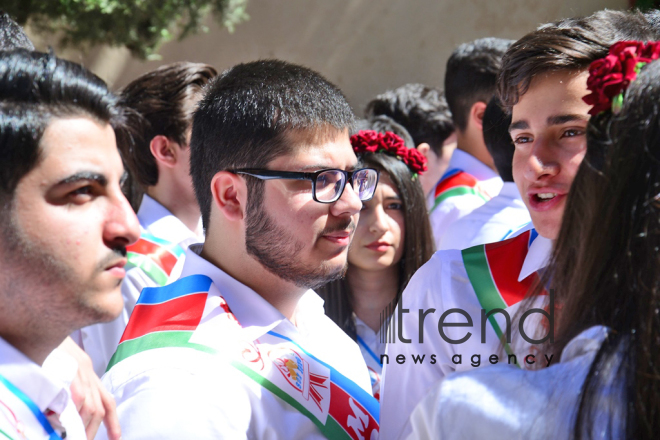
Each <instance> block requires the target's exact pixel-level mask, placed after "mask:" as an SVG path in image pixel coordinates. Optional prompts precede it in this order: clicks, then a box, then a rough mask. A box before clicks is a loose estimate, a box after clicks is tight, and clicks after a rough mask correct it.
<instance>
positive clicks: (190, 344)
mask: <svg viewBox="0 0 660 440" xmlns="http://www.w3.org/2000/svg"><path fill="white" fill-rule="evenodd" d="M218 309H220V311H218ZM205 311H206V314H205ZM208 313H213V318H212V319H208V320H207V319H205V320H204V322H205V323H206V325H211V321H214V324H213V325H214V326H215V325H218V323H221V325H223V326H224V327H223V330H222V332H223V335H225V336H226V335H227V334H230V335H232V334H233V335H236V337H231V336H230V337H223V338H220V337H218V338H214V339H216V340H233V341H234V344H235V345H233V346H232V348H236V347H239V348H238V349H236V353H232V354H231V355H230V359H231V364H232V366H234V367H235V368H236V369H237V370H239V371H241V372H242V373H243V374H245V375H246V376H247V377H249V378H250V379H252V380H254V381H255V382H256V383H258V384H259V385H261V386H262V387H264V388H266V389H267V390H269V391H271V392H272V393H273V394H275V395H276V396H278V397H279V398H280V399H282V400H283V401H285V402H287V403H288V404H290V405H291V406H293V407H294V408H296V409H297V410H298V411H300V412H301V413H302V414H304V415H305V416H306V417H308V418H309V419H310V420H311V421H312V422H313V423H314V424H315V425H316V426H317V427H318V428H319V430H320V431H321V432H322V433H323V435H325V436H326V437H327V438H329V439H356V440H357V439H360V438H367V439H368V438H370V436H371V433H372V432H373V433H377V431H378V419H379V412H380V410H379V405H378V402H377V401H376V400H375V399H374V397H373V396H371V395H370V394H369V393H367V392H366V391H364V390H363V389H362V388H360V387H359V386H357V385H356V384H355V383H354V382H352V381H351V380H350V379H348V378H347V377H345V376H344V375H342V374H341V373H340V372H338V371H337V370H335V369H334V368H333V367H332V366H330V365H328V364H327V363H325V362H323V361H321V360H320V359H318V358H316V357H315V356H313V355H312V354H311V353H310V352H308V351H307V350H306V349H305V348H303V347H301V346H300V345H299V344H298V343H297V342H295V341H294V340H292V339H290V338H287V337H286V336H283V335H281V334H278V333H275V332H272V331H271V332H268V333H267V334H266V335H264V336H262V337H260V338H259V340H258V341H240V337H241V336H240V330H241V327H240V324H239V323H238V321H237V319H236V317H235V316H234V315H233V313H232V312H231V310H230V309H229V306H228V304H227V302H226V301H225V300H224V298H223V297H222V296H221V294H220V292H219V291H218V290H217V288H216V287H215V285H213V283H212V281H211V279H210V278H209V277H207V276H205V275H192V276H189V277H185V278H181V279H179V280H177V281H175V282H174V283H172V284H169V285H166V286H163V287H155V288H145V289H143V290H142V293H141V295H140V298H139V299H138V301H137V304H136V306H135V308H134V310H133V313H132V314H131V317H130V319H129V322H128V325H127V326H126V330H125V332H124V335H123V336H122V338H121V341H120V343H119V346H118V347H117V351H116V352H115V354H114V355H113V357H112V359H111V360H110V363H109V365H108V371H109V370H110V369H111V368H112V367H113V366H115V365H116V364H117V363H119V362H121V361H123V360H124V359H126V358H128V357H130V356H133V355H135V354H137V353H140V352H144V351H146V350H151V349H155V348H162V347H185V348H190V349H194V350H198V351H202V352H205V353H209V354H215V355H227V353H226V351H227V350H226V349H223V348H218V347H212V346H209V345H206V344H201V343H197V342H194V341H195V338H194V336H195V332H196V330H198V328H199V327H200V323H201V322H202V318H203V317H204V316H207V314H208ZM202 325H204V324H202ZM214 329H215V327H214ZM214 331H216V330H214ZM232 332H233V333H232ZM214 334H217V331H216V333H214ZM235 341H239V342H235Z"/></svg>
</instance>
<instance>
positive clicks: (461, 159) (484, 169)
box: [448, 149, 499, 181]
mask: <svg viewBox="0 0 660 440" xmlns="http://www.w3.org/2000/svg"><path fill="white" fill-rule="evenodd" d="M454 168H457V169H459V170H462V171H465V172H466V173H468V174H471V175H472V176H474V177H475V178H476V179H477V180H479V181H481V180H488V179H492V178H493V177H499V175H498V174H497V173H496V172H495V171H493V170H492V169H491V168H490V167H488V166H487V165H486V164H484V163H483V162H481V161H480V160H479V159H477V158H476V157H474V156H472V155H471V154H469V153H466V152H465V151H463V150H458V149H456V150H454V153H452V156H451V160H450V161H449V168H448V169H449V170H451V169H454Z"/></svg>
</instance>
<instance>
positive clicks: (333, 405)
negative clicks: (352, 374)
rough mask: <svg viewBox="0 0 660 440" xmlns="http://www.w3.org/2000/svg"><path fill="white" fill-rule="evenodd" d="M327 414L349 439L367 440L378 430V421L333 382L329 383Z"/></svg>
mask: <svg viewBox="0 0 660 440" xmlns="http://www.w3.org/2000/svg"><path fill="white" fill-rule="evenodd" d="M347 402H348V404H347ZM328 412H329V413H330V415H331V416H332V418H333V419H335V421H337V423H338V424H339V426H341V427H342V428H343V429H344V431H346V432H347V433H348V434H349V435H350V436H351V438H354V439H359V438H366V439H368V438H370V437H371V433H372V432H373V430H374V429H375V430H376V431H378V429H379V428H378V421H376V420H375V419H374V418H373V417H371V416H370V414H369V412H368V411H367V410H366V409H365V408H364V407H363V406H362V405H360V403H359V402H358V401H357V400H355V399H353V398H352V397H351V396H350V395H349V394H348V393H346V391H344V390H343V389H342V388H341V387H339V386H337V385H336V384H335V383H334V382H330V408H329V411H328Z"/></svg>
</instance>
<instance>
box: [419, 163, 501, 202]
mask: <svg viewBox="0 0 660 440" xmlns="http://www.w3.org/2000/svg"><path fill="white" fill-rule="evenodd" d="M465 194H473V195H475V196H478V197H481V198H482V199H483V200H484V201H485V202H487V201H489V200H490V199H491V197H490V196H489V195H488V194H486V192H485V191H483V190H481V188H480V187H479V181H478V180H477V178H476V177H474V176H473V175H471V174H468V173H466V172H465V171H463V170H459V169H458V168H454V169H451V170H449V171H447V172H446V173H445V174H444V175H443V176H442V178H441V179H440V182H438V184H437V185H436V187H435V195H434V197H435V202H434V203H433V208H431V212H433V210H434V209H435V208H437V207H438V205H440V203H442V202H444V201H445V200H447V199H448V198H450V197H454V196H462V195H465Z"/></svg>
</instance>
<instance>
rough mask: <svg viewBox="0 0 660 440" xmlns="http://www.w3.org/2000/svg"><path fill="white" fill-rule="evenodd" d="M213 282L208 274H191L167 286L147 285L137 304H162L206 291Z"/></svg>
mask: <svg viewBox="0 0 660 440" xmlns="http://www.w3.org/2000/svg"><path fill="white" fill-rule="evenodd" d="M211 283H212V281H211V278H209V277H207V276H206V275H191V276H188V277H185V278H180V279H178V280H177V281H175V282H173V283H172V284H168V285H166V286H162V287H145V288H144V289H142V293H141V294H140V298H138V300H137V304H160V303H164V302H167V301H169V300H172V299H174V298H180V297H182V296H186V295H190V294H193V293H206V292H208V291H209V289H210V288H211Z"/></svg>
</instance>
